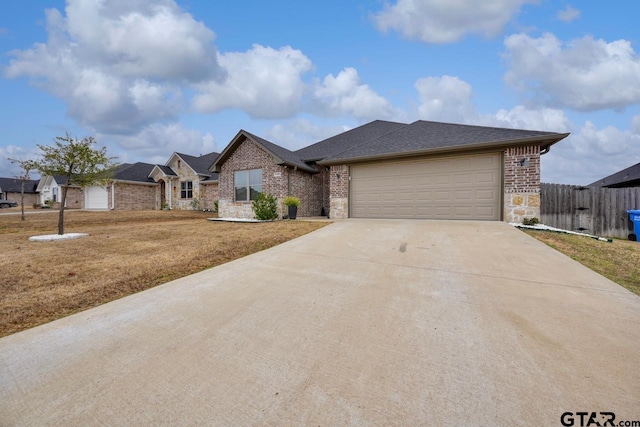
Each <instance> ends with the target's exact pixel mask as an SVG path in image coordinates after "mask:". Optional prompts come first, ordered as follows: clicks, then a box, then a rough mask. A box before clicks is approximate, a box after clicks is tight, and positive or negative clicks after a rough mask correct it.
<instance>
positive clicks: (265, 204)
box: [251, 193, 278, 221]
mask: <svg viewBox="0 0 640 427" xmlns="http://www.w3.org/2000/svg"><path fill="white" fill-rule="evenodd" d="M251 206H252V208H253V213H254V214H255V216H256V219H259V220H263V221H264V220H271V219H276V218H278V206H277V202H276V198H275V197H273V196H272V195H270V194H266V193H261V194H260V196H258V198H257V199H256V200H254V201H253V202H252V203H251Z"/></svg>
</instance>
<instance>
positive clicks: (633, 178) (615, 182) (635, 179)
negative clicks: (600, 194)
mask: <svg viewBox="0 0 640 427" xmlns="http://www.w3.org/2000/svg"><path fill="white" fill-rule="evenodd" d="M587 187H614V188H615V187H640V163H637V164H635V165H633V166H629V167H628V168H626V169H623V170H621V171H620V172H616V173H614V174H612V175H609V176H607V177H605V178H602V179H599V180H597V181H595V182H592V183H591V184H589V185H587Z"/></svg>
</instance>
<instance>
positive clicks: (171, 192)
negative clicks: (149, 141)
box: [37, 153, 218, 210]
mask: <svg viewBox="0 0 640 427" xmlns="http://www.w3.org/2000/svg"><path fill="white" fill-rule="evenodd" d="M217 157H218V153H209V154H205V155H202V156H197V157H196V156H191V155H188V154H182V153H173V154H172V155H171V157H170V158H169V160H168V161H167V163H166V164H165V165H155V164H151V163H143V162H137V163H133V164H131V163H125V164H122V165H119V166H118V167H117V168H116V169H115V170H114V172H113V176H112V178H111V179H109V180H108V182H107V183H105V184H96V185H92V186H88V187H86V188H80V187H73V186H71V187H68V191H67V203H66V206H67V208H84V209H101V210H107V209H117V210H141V209H214V204H215V202H216V201H217V200H218V174H216V173H212V172H209V170H208V168H209V166H211V164H212V163H213V161H214V160H215V159H216V158H217ZM64 185H66V177H64V176H53V177H52V176H45V177H43V178H42V179H41V180H40V182H39V183H38V186H37V192H38V193H39V194H40V201H39V203H41V204H44V203H45V201H48V200H50V201H52V202H53V203H54V206H55V203H56V202H59V200H60V196H61V187H62V186H64Z"/></svg>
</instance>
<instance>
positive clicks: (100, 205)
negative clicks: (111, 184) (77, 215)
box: [84, 185, 109, 209]
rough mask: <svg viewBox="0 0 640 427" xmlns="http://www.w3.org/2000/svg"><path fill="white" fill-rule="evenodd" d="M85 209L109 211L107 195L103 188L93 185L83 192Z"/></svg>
mask: <svg viewBox="0 0 640 427" xmlns="http://www.w3.org/2000/svg"><path fill="white" fill-rule="evenodd" d="M84 207H85V209H109V193H108V192H107V189H106V188H105V187H101V186H99V185H94V186H91V187H87V188H86V189H85V191H84Z"/></svg>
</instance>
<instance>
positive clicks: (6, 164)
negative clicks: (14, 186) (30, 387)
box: [0, 145, 40, 179]
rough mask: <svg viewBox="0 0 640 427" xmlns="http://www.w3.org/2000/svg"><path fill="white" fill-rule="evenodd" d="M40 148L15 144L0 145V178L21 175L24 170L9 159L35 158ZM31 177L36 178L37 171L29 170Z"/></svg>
mask: <svg viewBox="0 0 640 427" xmlns="http://www.w3.org/2000/svg"><path fill="white" fill-rule="evenodd" d="M39 152H40V150H38V149H37V148H35V147H34V148H32V149H26V148H24V147H20V146H17V145H7V146H4V147H3V146H0V171H2V173H1V176H2V178H14V177H18V176H21V175H22V174H23V173H24V171H23V170H22V169H20V166H19V165H17V164H15V163H13V162H11V160H9V159H15V160H18V161H21V160H29V159H35V158H36V157H37V156H38V154H39ZM30 175H31V179H37V178H38V176H39V175H38V172H37V171H31V174H30Z"/></svg>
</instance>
